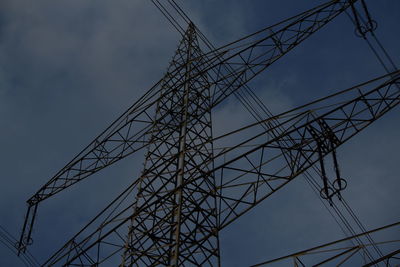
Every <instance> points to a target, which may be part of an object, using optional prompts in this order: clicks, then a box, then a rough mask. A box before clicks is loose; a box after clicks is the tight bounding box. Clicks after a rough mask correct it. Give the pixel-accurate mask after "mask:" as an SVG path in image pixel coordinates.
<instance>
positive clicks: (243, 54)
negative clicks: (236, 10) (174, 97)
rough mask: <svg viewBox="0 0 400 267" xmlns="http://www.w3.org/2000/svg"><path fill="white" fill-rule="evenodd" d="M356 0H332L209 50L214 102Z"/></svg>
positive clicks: (209, 70)
mask: <svg viewBox="0 0 400 267" xmlns="http://www.w3.org/2000/svg"><path fill="white" fill-rule="evenodd" d="M356 2H357V0H347V1H340V0H334V1H329V2H327V3H325V4H322V5H320V6H317V7H315V8H312V9H310V10H307V11H305V12H303V13H300V14H298V15H296V16H293V17H291V18H289V19H286V20H284V21H282V22H280V23H277V24H274V25H272V26H270V27H267V28H264V29H262V30H259V31H257V32H254V33H252V34H250V35H247V36H245V37H243V38H240V39H238V40H236V41H234V42H231V43H229V44H227V45H225V46H222V47H220V48H217V49H215V50H213V51H211V52H209V53H207V54H205V55H204V57H206V58H207V60H206V61H205V64H207V66H206V67H205V68H204V69H203V70H202V71H204V72H207V74H208V75H209V76H210V77H209V79H210V80H211V81H212V83H211V85H212V96H213V99H212V106H216V105H218V104H219V103H220V102H222V101H223V100H224V99H225V98H227V97H228V96H229V95H231V94H232V93H234V92H235V91H236V90H238V89H240V88H241V87H242V86H243V85H246V84H247V83H248V82H249V81H251V80H252V79H253V78H254V77H255V76H257V75H258V74H260V73H261V72H263V71H264V70H265V69H266V68H268V67H269V66H270V65H271V64H273V63H274V62H275V61H277V60H278V59H280V58H281V57H283V56H284V55H285V54H286V53H288V52H289V51H291V50H292V49H293V48H295V47H296V46H297V45H299V44H300V43H302V42H303V41H305V40H306V39H308V38H309V37H310V36H311V35H312V34H313V33H315V32H317V31H318V30H319V29H321V28H322V27H323V26H325V25H326V24H328V23H329V22H330V21H332V20H333V19H334V18H335V17H337V16H338V15H340V14H341V13H343V12H344V11H345V10H346V9H347V8H349V7H350V6H354V5H355V4H356Z"/></svg>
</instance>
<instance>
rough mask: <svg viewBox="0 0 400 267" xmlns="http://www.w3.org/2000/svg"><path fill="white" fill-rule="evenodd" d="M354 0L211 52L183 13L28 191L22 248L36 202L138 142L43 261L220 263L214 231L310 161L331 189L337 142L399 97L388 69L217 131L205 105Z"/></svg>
mask: <svg viewBox="0 0 400 267" xmlns="http://www.w3.org/2000/svg"><path fill="white" fill-rule="evenodd" d="M355 2H357V0H348V1H330V2H328V3H326V4H323V5H320V6H318V7H316V8H313V9H310V10H308V11H306V12H303V13H301V14H299V15H297V16H294V17H292V18H289V19H287V20H284V21H283V22H280V23H277V24H275V25H273V26H271V27H268V28H265V29H262V30H260V31H257V32H255V33H253V34H250V35H248V36H245V37H243V38H241V39H239V40H237V41H235V42H232V43H229V44H227V45H225V46H222V47H220V48H218V49H213V50H211V51H210V52H204V51H202V49H201V47H200V45H199V41H198V32H197V30H196V27H195V26H194V24H192V23H190V24H189V26H188V28H187V30H186V32H185V33H184V34H183V38H182V40H181V42H180V45H179V46H178V48H177V50H176V53H175V55H174V57H173V58H172V60H171V62H170V65H169V68H168V71H167V73H166V74H165V76H164V77H163V78H162V79H161V80H160V81H159V82H157V83H156V84H155V85H154V86H153V87H152V88H151V89H150V90H149V91H148V92H147V93H145V94H144V95H143V96H142V97H141V98H140V99H139V100H138V101H137V102H135V103H134V104H133V105H132V106H131V107H130V108H129V109H128V110H127V111H126V112H125V113H124V114H122V115H121V116H120V117H119V118H118V119H117V120H116V121H115V122H114V123H112V124H111V125H110V126H109V127H108V128H107V129H106V130H105V131H104V132H103V133H101V134H100V135H99V136H98V137H97V138H96V139H95V140H94V141H93V142H92V143H90V144H89V145H88V146H87V147H86V148H85V149H83V150H82V152H81V153H79V154H78V155H77V156H76V157H75V158H74V159H73V160H71V161H70V162H69V163H68V164H67V165H66V166H65V167H64V168H62V169H61V170H60V171H59V172H58V173H57V174H56V175H55V176H54V177H53V178H52V179H51V180H50V181H49V182H48V183H47V184H45V185H44V186H43V187H42V188H41V189H40V190H39V191H38V192H37V193H36V194H35V195H34V196H32V197H31V198H30V199H29V200H28V212H27V215H26V218H25V223H24V227H23V232H22V235H21V239H20V242H19V250H20V252H24V251H25V249H26V247H27V246H28V245H29V244H30V243H31V240H32V239H31V234H32V227H33V223H34V220H35V216H36V212H37V208H38V204H39V203H41V202H42V201H43V200H45V199H47V198H50V197H51V196H53V195H55V194H58V193H59V192H61V191H63V190H64V189H66V188H68V187H70V186H72V185H74V184H76V183H78V182H80V181H82V180H83V179H85V178H87V177H89V176H91V175H92V174H95V173H96V172H98V171H100V170H101V169H103V168H105V167H108V166H110V165H112V164H113V163H115V162H117V161H119V160H121V159H123V158H125V157H127V156H129V155H131V154H134V153H135V152H137V151H139V150H142V149H146V150H147V153H146V159H145V166H144V169H143V171H142V173H141V175H140V177H138V178H137V179H136V180H135V181H133V183H132V184H131V185H130V186H129V187H128V188H127V189H126V190H124V192H122V193H121V194H120V195H119V196H118V197H117V198H116V199H115V200H114V201H112V202H111V203H110V204H109V205H108V206H107V207H105V208H104V210H103V211H101V212H100V213H99V214H98V215H97V216H96V217H95V218H93V219H92V220H91V221H90V222H89V223H88V224H87V225H86V226H85V227H84V228H83V229H82V230H81V231H79V232H78V233H77V234H76V235H75V236H74V237H73V238H71V239H70V240H69V241H68V242H67V243H66V244H65V245H64V246H63V247H62V248H60V250H59V251H57V252H56V253H55V254H54V255H52V256H51V257H50V258H49V259H48V260H47V261H46V262H45V263H44V265H46V266H48V265H65V266H68V265H70V266H97V265H99V264H103V263H104V264H106V265H107V266H114V265H115V266H116V265H119V264H120V265H121V266H155V265H163V266H181V265H194V266H218V265H220V248H219V241H218V240H219V233H220V231H221V230H222V229H224V228H225V227H226V226H227V225H229V224H230V223H232V222H233V221H235V220H236V219H237V218H239V217H240V216H241V215H243V214H244V213H246V212H247V211H249V210H250V209H252V208H253V207H255V206H256V205H257V204H259V203H260V202H261V201H262V200H264V199H266V198H268V197H269V196H270V195H271V194H272V193H274V192H276V191H278V190H279V189H281V188H282V187H283V186H285V185H286V184H288V183H289V182H290V181H291V180H293V179H294V178H295V177H297V176H298V175H300V174H302V173H304V172H306V171H307V169H309V168H310V167H313V166H314V164H315V163H319V164H320V166H321V174H320V175H321V178H322V179H321V184H320V185H318V187H319V190H320V192H321V196H322V197H324V198H326V199H328V200H329V201H330V202H332V198H333V197H334V196H338V197H339V198H340V191H341V190H343V189H344V188H345V186H346V181H345V180H344V179H343V178H342V177H341V176H340V172H339V169H338V166H337V158H336V152H335V151H336V149H337V148H338V147H339V146H340V145H341V144H343V143H344V142H345V141H347V140H348V139H350V138H351V137H353V136H354V135H356V134H357V133H358V132H360V131H361V130H363V129H364V128H365V127H366V126H368V125H370V124H371V123H372V122H374V121H375V120H376V119H378V118H379V117H381V116H382V115H384V114H385V113H386V112H387V111H389V110H391V109H392V108H394V107H395V106H396V105H397V104H398V103H399V93H400V91H399V87H398V86H399V72H398V71H394V72H392V73H390V74H388V75H385V76H382V77H378V78H376V79H374V80H371V81H368V82H365V83H363V84H360V85H358V86H355V87H352V88H349V89H347V90H344V91H341V92H338V93H336V94H334V95H331V96H327V97H324V98H322V99H318V100H315V101H313V102H311V103H309V104H306V105H303V106H301V107H298V108H295V109H292V110H289V111H287V112H284V113H282V114H279V115H276V116H273V117H270V118H265V120H262V121H258V122H257V123H254V124H251V125H248V126H246V127H244V128H241V129H238V130H236V131H233V132H230V133H227V134H224V135H222V136H217V137H214V136H213V135H212V119H211V112H212V110H213V109H214V108H215V107H216V106H217V105H218V104H220V103H221V102H222V101H223V100H224V99H226V98H227V97H228V96H230V95H231V94H234V93H235V92H236V91H237V90H238V89H240V88H242V87H243V86H246V85H247V83H248V82H249V81H251V80H252V79H253V78H254V77H255V76H257V75H258V74H260V73H261V72H262V71H264V70H265V69H266V68H267V67H268V66H270V65H271V64H272V63H274V62H275V61H277V60H278V59H279V58H281V57H282V56H283V55H285V54H286V53H287V52H289V51H290V50H292V49H293V48H294V47H296V46H297V45H298V44H300V43H301V42H302V41H304V40H306V39H307V38H308V37H309V36H311V35H312V34H313V33H315V32H316V31H318V30H319V29H321V28H322V27H323V26H324V25H326V24H327V23H328V22H330V21H331V20H333V19H334V18H335V17H336V16H338V15H339V14H341V13H342V12H344V11H346V9H348V8H349V7H354V4H355ZM260 125H262V126H263V127H260ZM242 134H247V137H246V138H244V139H243V138H242V140H241V141H240V142H239V143H236V144H233V145H232V144H230V145H228V146H227V147H225V148H224V149H215V148H214V147H213V146H214V144H215V143H216V142H221V143H224V142H225V140H231V139H233V138H234V139H235V140H236V136H239V139H240V136H242ZM228 143H229V141H228ZM328 154H332V159H333V162H334V167H335V173H336V177H335V179H333V180H332V179H328V177H327V175H326V173H325V170H324V168H325V163H324V160H323V159H324V157H326V156H327V155H328Z"/></svg>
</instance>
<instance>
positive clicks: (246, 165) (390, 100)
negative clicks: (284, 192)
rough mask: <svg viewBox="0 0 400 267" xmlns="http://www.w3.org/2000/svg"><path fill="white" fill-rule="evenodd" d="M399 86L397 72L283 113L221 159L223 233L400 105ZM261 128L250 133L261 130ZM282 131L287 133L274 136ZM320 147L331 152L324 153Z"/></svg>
mask: <svg viewBox="0 0 400 267" xmlns="http://www.w3.org/2000/svg"><path fill="white" fill-rule="evenodd" d="M384 79H387V80H386V81H384ZM383 81H384V82H383ZM379 83H380V84H379ZM399 84H400V76H399V71H396V72H393V73H390V74H388V75H385V76H382V77H380V78H377V79H374V80H372V81H369V82H366V83H364V84H361V85H358V86H355V87H352V88H350V89H347V90H344V91H341V92H339V93H336V94H334V95H332V96H330V97H325V98H322V99H320V100H317V101H314V102H311V103H310V104H308V105H304V106H302V107H300V108H296V109H293V110H292V111H289V112H285V113H282V114H280V115H277V116H276V117H274V118H270V119H267V120H266V121H265V122H268V121H271V120H274V119H275V120H276V121H277V122H278V123H277V124H276V125H275V126H274V127H271V128H270V129H268V130H266V131H265V130H263V128H262V129H261V128H260V129H261V131H260V132H259V133H258V134H256V135H253V136H252V137H251V138H249V139H247V140H245V141H243V142H241V143H239V144H238V145H236V146H234V147H232V148H229V149H226V150H224V151H222V152H220V153H219V154H216V155H215V159H214V161H215V164H216V165H215V166H216V168H215V169H214V170H213V171H214V175H215V177H216V179H218V178H219V185H218V192H217V195H218V198H219V202H220V204H219V223H220V225H219V226H220V228H221V229H222V228H224V227H226V226H227V225H229V224H230V223H231V222H233V221H235V220H236V219H237V218H238V217H240V216H241V215H242V214H244V213H246V212H247V211H249V210H250V209H252V208H253V207H255V206H256V205H257V204H259V203H260V202H261V201H263V200H264V199H266V198H268V197H269V196H270V195H271V194H273V193H274V192H276V191H278V190H279V189H281V188H283V187H284V186H285V185H286V184H288V183H289V182H290V181H292V180H293V179H294V178H295V177H297V176H299V175H300V174H302V173H303V172H304V171H306V170H307V169H308V168H310V167H311V166H313V165H314V164H315V163H316V162H318V161H319V160H320V158H321V157H325V156H327V155H328V154H330V153H331V152H332V151H333V150H335V149H337V148H338V147H340V146H341V145H342V144H343V143H344V142H346V141H347V140H349V139H350V138H351V137H353V136H354V135H356V134H357V133H359V132H360V131H362V130H363V129H365V128H366V127H367V126H368V125H370V124H371V123H373V122H374V121H375V120H377V119H378V118H380V117H381V116H383V115H384V114H385V113H386V112H388V111H389V110H391V109H393V108H394V107H395V106H397V105H398V104H399V101H400V90H399V88H398V85H399ZM371 87H372V88H371ZM256 126H257V124H253V125H252V126H250V127H245V129H246V130H251V128H253V130H254V131H257V130H256ZM280 127H281V128H284V129H285V131H284V132H280V134H279V135H274V134H271V132H272V133H273V132H274V131H276V129H277V128H280ZM271 136H272V137H271ZM230 138H235V137H234V136H230ZM217 139H218V138H217ZM265 140H267V141H265ZM216 141H217V140H216ZM319 145H323V147H324V148H325V149H323V150H322V151H319V148H318V146H319ZM319 152H320V153H319ZM338 179H340V177H338ZM320 188H321V189H322V185H320ZM329 190H331V193H332V196H334V195H338V196H339V194H340V191H341V190H342V188H337V185H335V183H334V181H330V184H329Z"/></svg>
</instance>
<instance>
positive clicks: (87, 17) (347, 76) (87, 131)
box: [0, 0, 400, 266]
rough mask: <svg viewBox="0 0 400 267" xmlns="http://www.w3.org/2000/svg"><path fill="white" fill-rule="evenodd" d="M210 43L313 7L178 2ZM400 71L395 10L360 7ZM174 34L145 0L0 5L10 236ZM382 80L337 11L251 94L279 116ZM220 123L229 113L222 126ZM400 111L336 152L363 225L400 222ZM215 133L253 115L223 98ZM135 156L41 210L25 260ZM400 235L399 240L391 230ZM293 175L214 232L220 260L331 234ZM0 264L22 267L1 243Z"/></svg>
mask: <svg viewBox="0 0 400 267" xmlns="http://www.w3.org/2000/svg"><path fill="white" fill-rule="evenodd" d="M177 2H178V3H179V4H180V5H181V6H182V7H183V8H184V9H185V10H186V11H187V14H188V15H189V16H190V17H191V18H192V20H193V21H194V23H195V24H196V25H197V26H198V27H199V28H200V29H201V30H202V31H203V33H205V34H206V35H207V36H208V38H209V39H210V40H211V41H212V42H213V43H214V45H215V46H217V47H218V46H221V45H223V44H224V43H225V42H228V41H233V40H236V39H238V38H240V37H241V36H243V35H245V34H248V33H251V32H254V31H256V30H258V29H261V28H263V27H266V26H268V25H271V24H274V23H276V22H278V21H280V20H282V19H285V18H287V17H289V16H292V15H295V14H297V13H299V12H301V11H303V10H306V9H308V8H311V7H313V6H315V5H317V4H320V3H323V1H307V2H306V1H296V0H281V1H270V0H268V1H265V0H264V1H262V0H253V1H240V0H226V1H215V0H203V1H194V0H186V1H181V0H180V1H177ZM366 2H367V4H368V6H369V10H370V13H371V16H372V17H373V18H374V19H375V20H376V21H377V22H378V28H377V30H376V34H377V36H378V37H379V39H380V40H381V42H382V43H383V45H384V46H385V48H386V49H387V51H388V52H389V53H390V55H391V56H392V58H393V59H394V61H395V62H397V64H400V58H399V57H400V53H399V50H398V47H399V46H400V38H399V37H398V36H399V34H398V33H399V32H398V31H399V30H398V25H399V24H400V17H399V16H398V13H399V11H400V2H399V1H396V0H383V1H379V2H378V1H372V0H369V1H368V0H367V1H366ZM179 39H180V36H179V34H178V33H177V32H176V31H175V29H174V28H172V26H171V25H169V24H168V22H167V21H166V19H165V18H164V17H163V16H162V15H161V14H160V12H159V11H158V10H157V9H156V8H155V7H154V6H153V5H152V4H151V2H150V1H139V0H114V1H107V0H98V1H94V0H85V1H82V0H58V1H51V0H37V1H34V2H32V1H28V0H2V1H1V2H0V123H1V125H2V131H1V132H0V137H1V138H0V148H1V150H2V151H3V153H1V154H0V162H1V163H0V169H1V174H0V179H1V187H0V198H1V201H0V212H1V213H0V214H1V216H0V225H1V226H2V227H4V228H5V229H7V230H8V231H9V232H10V233H12V234H13V235H14V236H19V233H20V230H21V228H22V223H23V218H24V215H25V208H26V205H25V201H26V200H27V199H28V198H29V197H30V196H31V195H33V194H34V193H35V192H36V190H37V189H39V187H40V186H42V185H43V184H44V183H45V182H46V181H47V180H49V179H50V178H51V176H52V175H53V174H54V173H56V172H57V171H58V170H59V169H60V168H62V167H63V166H64V165H65V163H66V162H68V161H69V160H70V159H71V158H72V157H73V156H74V155H75V154H77V153H78V152H79V151H80V150H81V149H82V148H83V147H84V146H86V145H87V144H88V143H89V142H90V141H91V140H92V139H93V138H94V137H95V136H96V135H97V134H98V133H100V132H101V131H102V130H103V129H104V128H105V127H106V126H107V125H108V124H109V123H111V122H112V121H113V120H114V119H115V118H116V117H117V116H118V115H119V114H121V113H122V112H123V111H124V110H125V109H126V108H128V107H129V106H130V105H131V104H132V103H133V102H134V101H135V100H136V99H138V98H139V97H140V96H141V95H142V94H143V93H144V92H145V91H146V90H147V89H149V88H150V87H151V86H152V85H153V84H154V83H155V82H156V81H158V80H159V79H160V78H161V77H162V75H163V73H165V71H166V68H167V66H168V62H169V60H170V59H171V57H172V55H173V53H174V50H175V48H176V47H177V45H178V42H179ZM383 74H384V70H383V69H382V67H381V66H380V65H379V63H378V62H377V60H376V58H375V57H374V56H373V54H372V52H371V51H370V50H369V49H368V47H367V45H366V43H365V41H363V40H362V39H360V38H358V37H356V36H355V35H354V26H353V25H352V24H351V23H350V21H349V19H348V18H347V17H346V16H345V15H341V16H340V17H338V18H336V19H335V20H334V21H333V22H331V23H330V24H328V25H327V26H326V27H324V28H323V29H322V30H321V31H320V32H318V33H316V34H314V35H313V36H312V37H310V38H309V39H308V40H306V41H305V42H304V43H302V44H301V45H300V46H299V47H297V48H295V49H294V50H293V51H291V52H290V53H289V54H287V55H286V56H285V57H283V58H282V59H280V60H279V61H278V62H276V63H275V64H274V65H273V66H271V67H270V68H268V70H266V71H265V72H264V73H262V74H261V75H260V76H259V77H257V79H256V80H255V81H254V82H252V84H251V87H252V88H253V90H254V91H255V92H256V93H257V95H258V96H259V97H260V98H261V99H262V100H263V102H264V103H265V104H266V105H267V106H268V107H269V108H270V109H271V110H272V111H273V112H274V113H278V112H281V111H284V110H286V109H289V108H291V107H295V106H297V105H300V104H303V103H306V102H308V101H310V100H312V99H315V98H318V97H322V96H324V95H327V94H330V93H332V92H335V91H338V90H341V89H345V88H348V87H351V86H353V85H355V84H358V83H361V82H363V81H366V80H369V79H371V78H374V77H376V76H380V75H383ZM227 118H235V120H229V119H227ZM398 119H399V114H398V108H396V109H394V110H393V111H392V112H390V113H388V114H387V115H385V116H384V117H383V118H381V119H380V120H379V121H377V122H375V123H374V124H373V125H372V126H371V127H369V128H367V129H366V130H365V131H364V132H362V133H360V134H359V135H357V136H356V137H355V138H354V139H352V140H350V141H349V142H348V143H346V144H345V145H343V146H342V147H341V148H340V149H339V150H338V155H339V162H340V167H341V171H342V174H343V176H345V177H347V180H348V183H349V185H348V188H347V189H346V191H345V192H344V197H345V198H346V200H347V201H348V202H349V203H350V205H351V207H352V208H353V209H354V210H355V212H356V214H357V215H358V216H359V218H360V220H361V221H362V222H363V223H364V225H365V226H366V228H368V229H370V228H375V227H379V226H382V225H385V224H388V223H392V222H395V221H397V220H398V219H399V215H400V214H399V210H400V209H399V208H400V204H399V203H400V201H399V200H400V199H399V198H400V197H399V195H398V193H397V192H398V190H397V188H398V187H399V186H400V182H399V180H398V177H397V176H398V171H397V170H398V169H397V167H398V162H397V161H398V160H397V159H398V157H397V151H399V149H400V140H399V138H398V136H399V134H400V127H399V126H398V124H397V123H395V122H396V121H398ZM213 120H214V125H216V127H214V128H215V134H218V133H222V132H226V131H228V130H230V129H234V128H237V127H239V126H241V125H244V124H246V123H248V122H249V121H251V118H250V116H249V114H247V113H246V111H245V110H244V109H242V108H238V102H237V100H236V99H235V98H233V97H232V98H229V99H227V100H226V101H225V102H223V104H222V105H221V106H220V107H218V108H217V109H216V111H215V113H214V114H213ZM142 160H143V156H142V154H140V153H139V154H135V156H134V157H131V158H129V159H127V160H124V161H122V162H120V163H118V164H117V165H116V166H113V167H112V168H110V170H109V169H106V170H104V171H102V172H101V173H100V174H99V175H96V176H94V177H91V178H89V179H87V180H86V181H84V182H82V183H80V184H79V185H78V186H75V187H74V188H70V189H69V190H67V191H66V192H63V193H61V194H59V195H57V196H55V197H54V198H52V199H50V200H47V201H45V202H44V203H43V205H41V206H40V211H39V214H38V220H37V222H36V228H35V232H34V240H35V243H34V245H33V246H32V248H31V252H32V253H33V254H34V255H35V256H36V257H37V258H38V259H39V261H43V260H44V259H46V257H49V256H50V255H51V253H52V252H53V251H54V250H55V249H56V248H58V247H60V246H61V245H62V244H63V242H65V240H66V239H67V238H68V237H69V236H71V235H72V234H73V233H75V232H77V231H78V230H79V229H80V227H81V226H82V225H83V224H84V223H85V222H86V221H87V220H88V219H89V218H91V217H92V216H93V215H95V214H96V210H99V209H100V208H101V207H102V206H104V205H105V204H106V203H108V202H109V201H110V200H111V199H113V196H115V195H116V194H117V193H118V192H120V191H121V190H122V189H123V188H124V187H125V186H126V185H127V184H129V181H131V180H132V178H134V177H136V176H137V174H138V173H139V172H140V170H141V168H142ZM390 235H391V237H394V238H396V237H397V239H399V237H400V236H399V233H398V232H397V233H396V232H395V233H392V234H390ZM342 237H343V234H342V233H341V231H340V228H339V227H338V226H337V224H336V223H335V221H334V220H333V219H332V217H331V216H330V215H329V213H328V212H327V211H326V210H325V208H324V207H323V205H322V204H321V202H320V201H319V200H318V198H317V197H316V196H315V195H314V193H313V192H312V190H311V189H310V188H309V186H308V185H307V183H306V182H305V180H304V178H303V177H298V178H297V179H295V180H294V181H293V182H291V183H290V184H289V185H287V186H286V187H285V188H284V189H283V190H281V191H280V192H279V193H277V194H275V195H273V196H272V197H271V198H269V199H267V200H266V201H264V202H263V203H261V204H260V205H259V206H257V207H256V208H255V209H253V210H252V211H250V212H249V213H248V214H246V215H245V216H243V217H242V218H241V219H239V220H237V221H236V222H235V223H233V224H232V225H230V226H229V227H228V228H227V229H225V230H224V231H223V232H222V233H221V247H222V249H221V253H222V254H221V255H222V263H223V265H224V266H247V265H250V264H255V263H257V262H260V261H263V260H267V259H272V258H274V257H278V256H281V255H284V254H287V253H290V252H294V251H297V250H301V249H304V248H307V247H312V246H315V245H317V244H320V243H325V242H329V241H332V240H335V239H339V238H342ZM0 255H1V257H0V266H22V265H21V263H20V261H19V260H18V259H17V258H16V257H15V256H14V255H13V254H12V252H10V251H9V250H7V249H6V248H5V247H4V246H1V245H0Z"/></svg>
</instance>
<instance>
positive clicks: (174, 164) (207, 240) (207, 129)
mask: <svg viewBox="0 0 400 267" xmlns="http://www.w3.org/2000/svg"><path fill="white" fill-rule="evenodd" d="M201 55H202V53H201V50H200V48H199V45H198V40H197V37H196V34H195V28H194V26H193V25H190V26H189V28H188V30H187V32H186V34H185V35H184V37H183V39H182V41H181V43H180V45H179V47H178V49H177V52H176V54H175V56H174V58H173V59H172V62H171V66H170V70H172V69H180V71H179V73H176V74H175V75H174V77H173V79H168V78H170V77H168V76H167V77H166V80H168V82H163V84H162V85H161V90H160V93H161V95H162V97H160V98H159V100H158V101H157V104H156V105H157V107H156V115H155V118H154V125H153V126H152V128H151V131H150V134H151V136H150V141H149V145H148V152H147V155H146V162H145V168H144V170H143V174H142V176H141V178H140V182H139V190H138V193H137V196H136V204H135V207H134V209H136V210H140V213H138V215H137V216H135V217H133V218H132V222H131V226H130V230H129V237H128V240H127V244H126V250H125V252H124V256H123V266H131V265H132V264H137V263H140V264H144V265H146V266H154V265H166V266H178V265H181V264H182V263H183V262H190V263H192V264H194V265H201V266H216V265H218V262H219V248H218V231H217V209H216V193H215V192H216V186H215V180H214V179H215V178H214V177H213V176H212V174H210V170H211V169H212V167H213V161H212V158H213V149H212V143H211V142H210V140H211V139H212V131H211V109H210V104H211V102H210V100H211V99H210V90H209V82H208V80H207V76H206V75H201V76H198V77H196V78H195V79H192V78H191V74H192V72H193V71H198V70H199V68H201V66H202V65H203V62H202V57H201ZM177 80H178V81H183V82H182V85H181V86H179V87H177V88H174V90H173V91H171V90H169V89H170V88H171V87H173V86H174V85H173V84H174V83H175V82H176V81H177ZM197 176H201V177H202V178H201V179H200V180H195V181H194V182H189V183H187V184H185V185H184V182H185V181H188V180H191V179H192V178H194V177H197ZM171 192H173V194H170V193H171ZM164 196H165V197H164ZM156 197H164V199H163V201H162V202H159V203H155V204H154V205H147V203H148V202H150V201H151V200H152V199H154V198H156Z"/></svg>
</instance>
